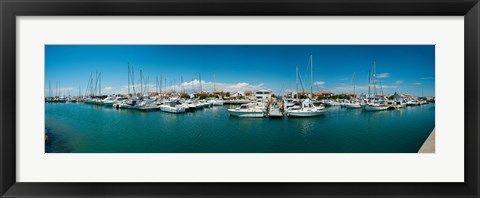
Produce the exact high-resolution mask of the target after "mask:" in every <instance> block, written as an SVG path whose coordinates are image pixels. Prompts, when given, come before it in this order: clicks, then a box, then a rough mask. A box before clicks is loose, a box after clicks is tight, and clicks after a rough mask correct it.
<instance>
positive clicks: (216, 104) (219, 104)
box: [213, 101, 223, 106]
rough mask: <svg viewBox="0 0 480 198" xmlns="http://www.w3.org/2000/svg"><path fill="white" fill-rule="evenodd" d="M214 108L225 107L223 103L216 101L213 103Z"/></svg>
mask: <svg viewBox="0 0 480 198" xmlns="http://www.w3.org/2000/svg"><path fill="white" fill-rule="evenodd" d="M213 106H223V101H215V102H213Z"/></svg>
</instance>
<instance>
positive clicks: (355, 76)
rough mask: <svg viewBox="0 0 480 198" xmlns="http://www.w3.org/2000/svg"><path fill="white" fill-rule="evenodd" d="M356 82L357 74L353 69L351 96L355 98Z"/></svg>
mask: <svg viewBox="0 0 480 198" xmlns="http://www.w3.org/2000/svg"><path fill="white" fill-rule="evenodd" d="M356 83H357V75H356V74H355V71H354V72H353V98H357V93H356V92H355V84H356Z"/></svg>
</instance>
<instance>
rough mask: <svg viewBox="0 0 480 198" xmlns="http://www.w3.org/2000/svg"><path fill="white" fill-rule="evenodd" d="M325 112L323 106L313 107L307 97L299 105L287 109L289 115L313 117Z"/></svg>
mask: <svg viewBox="0 0 480 198" xmlns="http://www.w3.org/2000/svg"><path fill="white" fill-rule="evenodd" d="M326 112H327V110H325V108H321V107H319V108H317V107H315V106H314V105H313V104H312V102H311V101H310V100H309V99H306V100H304V101H303V102H302V104H301V106H294V107H291V108H290V109H288V110H287V116H289V117H314V116H320V115H323V114H325V113H326Z"/></svg>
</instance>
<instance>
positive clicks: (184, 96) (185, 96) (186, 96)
mask: <svg viewBox="0 0 480 198" xmlns="http://www.w3.org/2000/svg"><path fill="white" fill-rule="evenodd" d="M180 98H185V99H190V95H188V94H182V95H181V96H180Z"/></svg>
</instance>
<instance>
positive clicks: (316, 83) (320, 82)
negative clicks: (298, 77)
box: [313, 81, 325, 85]
mask: <svg viewBox="0 0 480 198" xmlns="http://www.w3.org/2000/svg"><path fill="white" fill-rule="evenodd" d="M313 84H315V85H324V84H325V82H323V81H317V82H314V83H313Z"/></svg>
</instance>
